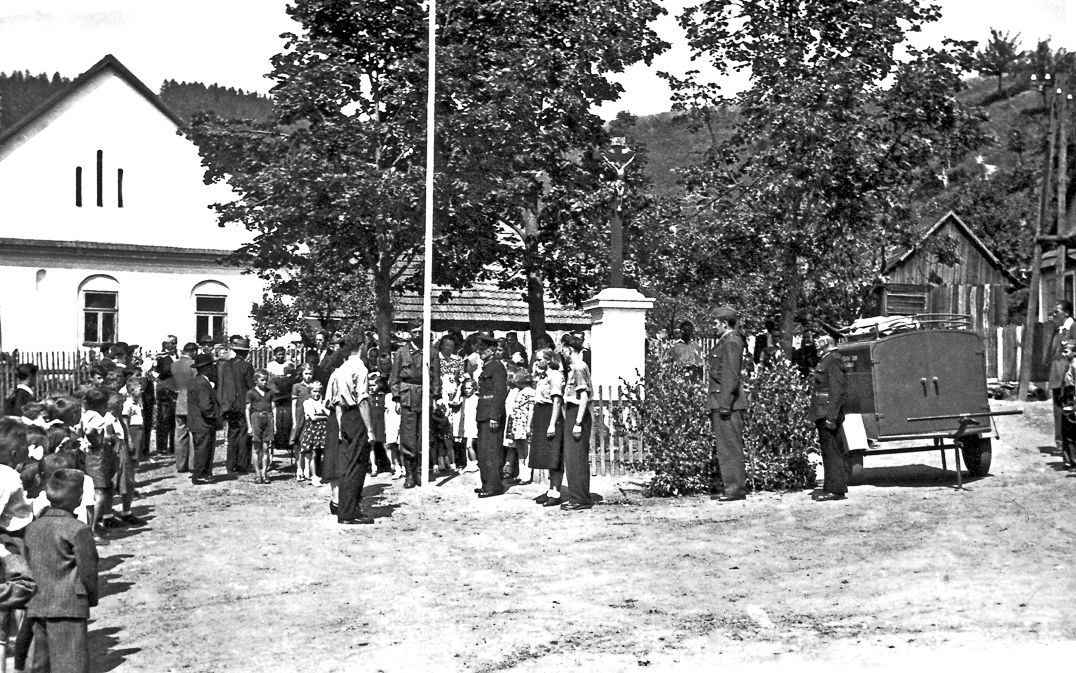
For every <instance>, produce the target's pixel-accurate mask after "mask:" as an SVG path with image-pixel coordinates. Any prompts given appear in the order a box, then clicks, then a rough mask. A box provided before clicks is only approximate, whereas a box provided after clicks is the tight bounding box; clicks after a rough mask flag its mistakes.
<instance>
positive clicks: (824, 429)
mask: <svg viewBox="0 0 1076 673" xmlns="http://www.w3.org/2000/svg"><path fill="white" fill-rule="evenodd" d="M815 346H816V347H817V348H818V352H819V353H822V359H821V360H819V361H818V365H817V366H816V367H815V368H814V371H813V372H812V374H811V409H810V416H811V420H812V421H814V424H815V427H816V428H818V446H819V447H820V448H821V449H822V469H823V470H824V471H825V473H826V480H825V484H824V486H823V490H824V491H825V492H824V493H823V494H822V495H820V496H818V497H817V498H815V499H816V500H818V501H820V502H827V501H830V500H844V498H845V494H847V493H848V463H847V462H846V454H847V451H845V448H844V442H843V441H842V440H841V425H842V424H843V423H844V401H845V398H846V397H847V391H848V377H847V376H846V375H845V372H844V361H843V360H842V359H841V356H840V354H839V353H837V342H836V340H835V339H834V338H833V337H832V336H831V335H829V334H826V333H825V332H822V333H820V334H819V335H818V338H817V339H815Z"/></svg>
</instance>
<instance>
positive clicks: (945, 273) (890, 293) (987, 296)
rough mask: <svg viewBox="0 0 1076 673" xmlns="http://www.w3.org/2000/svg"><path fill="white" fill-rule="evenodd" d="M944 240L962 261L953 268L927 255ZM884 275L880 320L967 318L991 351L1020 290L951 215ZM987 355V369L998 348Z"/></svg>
mask: <svg viewBox="0 0 1076 673" xmlns="http://www.w3.org/2000/svg"><path fill="white" fill-rule="evenodd" d="M942 238H948V239H950V240H951V241H952V242H953V244H954V245H955V253H956V259H957V260H958V261H957V262H956V263H955V264H953V265H952V266H948V265H946V264H943V263H941V262H939V261H938V260H937V259H936V257H935V256H934V255H932V254H929V252H927V251H926V249H927V248H928V247H930V246H929V245H928V243H929V242H932V241H937V240H939V239H942ZM883 275H884V276H885V278H886V282H885V284H884V285H883V286H882V287H881V288H880V291H879V294H880V296H879V297H878V301H877V312H878V313H879V314H880V315H913V314H916V313H959V314H962V315H968V316H971V324H972V329H974V330H975V331H976V332H978V333H979V334H980V335H981V336H982V337H983V339H984V341H985V342H986V343H987V345H988V346H994V345H996V340H997V329H996V328H997V327H1001V326H1004V325H1006V324H1007V323H1008V314H1009V305H1008V292H1009V290H1010V289H1012V288H1014V287H1019V286H1020V285H1021V283H1020V281H1019V280H1018V279H1017V278H1016V277H1015V276H1013V275H1012V273H1010V272H1009V270H1008V269H1006V268H1005V267H1004V266H1002V264H1001V262H1000V261H999V260H998V258H997V257H996V256H995V255H994V253H992V252H991V251H990V250H989V249H988V248H987V247H986V245H985V244H984V243H983V242H982V240H981V239H980V238H979V237H978V236H976V235H975V232H973V231H972V230H971V229H970V228H969V227H968V225H967V224H965V223H964V222H963V221H962V220H961V219H960V218H959V217H957V215H956V214H955V213H953V212H952V211H949V212H948V213H946V214H945V215H944V216H943V217H942V218H941V219H940V220H938V221H937V222H935V223H934V224H933V225H932V226H930V227H928V228H927V229H926V231H924V232H923V235H922V236H921V237H920V239H919V241H918V242H917V243H916V244H915V245H914V246H912V247H911V248H908V249H906V250H902V251H900V252H898V253H897V254H894V255H892V256H890V257H889V258H888V259H887V260H886V265H885V271H884V273H883ZM987 353H988V357H987V359H988V362H987V365H988V368H989V367H990V366H992V362H991V361H990V360H991V359H992V358H993V357H994V353H996V348H990V347H988V348H987ZM988 371H992V370H990V369H988Z"/></svg>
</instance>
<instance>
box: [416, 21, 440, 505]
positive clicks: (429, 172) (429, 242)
mask: <svg viewBox="0 0 1076 673" xmlns="http://www.w3.org/2000/svg"><path fill="white" fill-rule="evenodd" d="M426 1H427V4H428V7H429V37H428V40H427V42H428V43H429V49H430V57H429V72H428V73H427V75H426V77H427V85H426V243H425V247H424V249H423V255H422V260H423V264H422V266H423V269H422V273H423V282H422V338H423V340H424V341H423V343H422V376H423V380H422V414H421V416H420V417H421V418H422V423H421V424H420V425H421V427H420V429H419V432H421V433H422V463H421V465H420V466H419V475H420V479H421V481H420V482H419V483H420V484H422V485H423V486H426V485H428V484H429V483H430V467H429V466H430V408H431V406H432V405H431V398H430V388H431V385H430V384H431V383H432V381H431V376H432V372H431V371H430V348H432V344H431V343H430V341H431V339H432V337H433V325H432V322H433V319H432V314H431V308H430V297H431V295H432V294H433V131H434V118H433V105H434V99H435V96H434V93H435V89H434V86H435V83H436V81H437V49H436V47H437V39H436V38H437V0H426Z"/></svg>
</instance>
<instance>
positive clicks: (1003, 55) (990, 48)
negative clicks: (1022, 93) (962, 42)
mask: <svg viewBox="0 0 1076 673" xmlns="http://www.w3.org/2000/svg"><path fill="white" fill-rule="evenodd" d="M1021 56H1023V53H1022V52H1021V51H1020V34H1019V33H1017V34H1016V35H1010V34H1009V33H1007V32H1006V33H1002V32H1001V31H1000V30H998V29H996V28H991V29H990V40H989V41H988V42H987V43H986V47H984V48H983V49H982V50H980V51H977V52H976V53H975V69H976V70H978V71H979V74H980V75H985V76H987V77H997V78H998V91H999V92H1000V91H1001V78H1002V77H1004V76H1005V74H1006V73H1011V72H1013V71H1014V70H1016V67H1017V65H1018V64H1019V62H1020V58H1021Z"/></svg>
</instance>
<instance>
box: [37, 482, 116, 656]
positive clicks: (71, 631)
mask: <svg viewBox="0 0 1076 673" xmlns="http://www.w3.org/2000/svg"><path fill="white" fill-rule="evenodd" d="M82 479H83V475H82V472H80V471H78V470H71V469H62V470H57V471H55V472H53V473H52V475H51V476H50V477H49V480H48V482H46V484H45V493H46V495H48V498H49V503H50V505H51V506H50V507H49V508H48V509H46V510H45V511H44V513H42V515H41V516H40V517H39V518H38V519H37V520H36V521H34V522H33V523H31V524H30V525H29V526H27V527H26V534H25V541H26V562H27V564H28V565H29V566H30V573H31V574H32V575H33V577H34V579H35V580H36V581H37V587H38V590H37V594H36V595H35V596H34V597H33V598H32V599H31V600H30V603H29V604H28V605H27V606H26V618H27V619H29V620H30V621H31V624H32V626H33V634H34V635H33V646H34V663H33V668H32V670H34V671H49V670H52V671H79V672H85V673H88V672H89V670H90V660H89V647H88V642H87V623H88V621H89V619H90V608H92V607H95V606H96V605H97V560H98V559H97V547H96V546H95V545H94V541H93V533H91V532H90V528H89V527H88V526H87V525H86V524H84V523H82V522H80V521H79V520H78V519H76V518H75V515H74V514H72V512H73V511H74V509H75V508H76V507H78V504H79V501H80V500H81V497H82Z"/></svg>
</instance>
